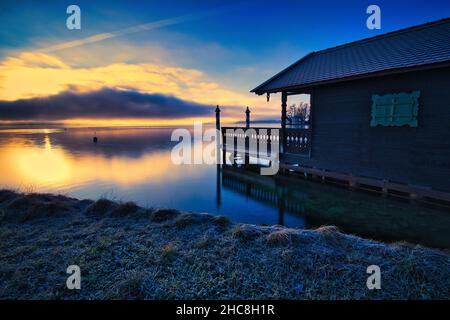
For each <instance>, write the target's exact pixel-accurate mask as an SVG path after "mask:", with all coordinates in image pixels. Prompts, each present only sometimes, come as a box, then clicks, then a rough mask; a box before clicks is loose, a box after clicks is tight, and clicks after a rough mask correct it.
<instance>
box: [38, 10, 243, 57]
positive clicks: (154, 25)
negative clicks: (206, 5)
mask: <svg viewBox="0 0 450 320" xmlns="http://www.w3.org/2000/svg"><path fill="white" fill-rule="evenodd" d="M236 8H238V6H236V5H235V6H227V7H225V6H224V7H219V8H216V9H213V10H207V11H201V12H197V13H192V14H187V15H183V16H178V17H173V18H167V19H162V20H158V21H153V22H149V23H143V24H139V25H134V26H131V27H128V28H123V29H120V30H116V31H112V32H105V33H98V34H95V35H93V36H90V37H86V38H83V39H78V40H74V41H67V42H62V43H59V44H55V45H52V46H49V47H47V48H43V49H40V50H39V51H41V52H53V51H58V50H63V49H70V48H75V47H79V46H83V45H86V44H91V43H95V42H99V41H103V40H107V39H112V38H116V37H120V36H125V35H129V34H133V33H137V32H142V31H150V30H156V29H160V28H163V27H166V26H171V25H176V24H180V23H183V22H188V21H194V20H198V19H202V18H206V17H210V16H213V15H217V14H222V13H225V12H227V11H232V10H234V9H236Z"/></svg>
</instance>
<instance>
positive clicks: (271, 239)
mask: <svg viewBox="0 0 450 320" xmlns="http://www.w3.org/2000/svg"><path fill="white" fill-rule="evenodd" d="M293 236H294V232H293V231H292V230H290V229H281V230H276V231H273V232H271V233H270V234H269V235H268V236H267V242H268V243H269V244H271V245H287V244H290V243H291V242H292V238H293Z"/></svg>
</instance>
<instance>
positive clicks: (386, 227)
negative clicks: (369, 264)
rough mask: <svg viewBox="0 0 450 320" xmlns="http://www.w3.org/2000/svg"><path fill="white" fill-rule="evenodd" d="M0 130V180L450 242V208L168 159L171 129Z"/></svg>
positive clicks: (246, 217) (252, 218)
mask: <svg viewBox="0 0 450 320" xmlns="http://www.w3.org/2000/svg"><path fill="white" fill-rule="evenodd" d="M95 131H96V134H97V136H98V137H99V143H97V144H94V143H92V135H93V133H94V129H69V130H57V129H52V130H44V129H39V130H35V131H34V132H33V131H30V130H25V131H20V130H6V131H1V130H0V187H8V188H14V189H21V190H25V191H36V192H52V193H64V194H68V195H70V196H74V197H79V198H91V199H96V198H99V197H101V196H105V195H106V196H108V197H110V198H115V199H116V200H127V201H136V202H137V203H138V204H139V205H143V206H155V207H156V206H157V207H175V208H178V209H181V210H186V211H195V212H210V213H213V214H223V215H227V216H229V217H230V218H231V219H233V220H235V221H240V222H247V223H257V224H284V225H287V226H290V227H299V228H313V227H318V226H321V225H324V224H333V225H338V226H339V227H341V228H342V229H344V231H347V232H350V233H355V234H359V235H363V236H366V237H369V238H375V239H381V240H389V241H391V240H392V241H398V240H406V241H410V242H415V243H424V244H428V245H432V246H438V247H450V239H449V238H450V230H449V228H450V220H449V219H450V214H449V212H448V210H447V209H437V208H430V207H425V206H422V205H416V204H412V203H408V202H405V201H398V200H394V199H391V198H382V197H380V196H374V195H368V194H364V193H360V192H351V191H349V190H346V189H342V188H337V187H333V186H329V185H323V184H320V183H313V182H309V181H304V180H302V179H299V178H296V179H291V178H286V177H275V178H274V177H267V176H260V175H258V174H255V173H251V172H247V171H242V170H239V169H238V168H231V167H227V168H224V169H223V170H222V169H221V168H220V167H219V166H207V165H181V166H177V165H174V164H172V162H171V160H170V152H171V147H172V146H173V145H174V144H175V143H174V142H170V134H171V132H172V130H171V129H164V128H160V129H148V128H128V129H107V128H104V129H95Z"/></svg>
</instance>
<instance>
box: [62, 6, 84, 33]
mask: <svg viewBox="0 0 450 320" xmlns="http://www.w3.org/2000/svg"><path fill="white" fill-rule="evenodd" d="M66 13H67V14H70V16H68V17H67V20H66V27H67V29H69V30H80V29H81V9H80V7H79V6H77V5H75V4H71V5H70V6H68V7H67V10H66Z"/></svg>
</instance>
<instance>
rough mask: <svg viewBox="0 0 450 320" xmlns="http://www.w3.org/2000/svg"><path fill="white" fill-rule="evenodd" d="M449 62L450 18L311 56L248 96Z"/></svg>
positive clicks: (285, 70)
mask: <svg viewBox="0 0 450 320" xmlns="http://www.w3.org/2000/svg"><path fill="white" fill-rule="evenodd" d="M446 61H450V18H447V19H443V20H439V21H435V22H431V23H427V24H424V25H420V26H416V27H411V28H407V29H402V30H399V31H394V32H391V33H386V34H384V35H380V36H376V37H372V38H368V39H364V40H359V41H355V42H352V43H348V44H344V45H341V46H338V47H334V48H330V49H325V50H322V51H318V52H312V53H310V54H309V55H307V56H305V57H304V58H302V59H300V60H299V61H297V62H296V63H294V64H293V65H291V66H289V67H288V68H286V69H284V70H283V71H281V72H280V73H278V74H277V75H275V76H274V77H272V78H271V79H269V80H267V81H266V82H264V83H263V84H261V85H260V86H258V87H256V88H255V89H253V90H252V91H251V92H255V93H257V94H263V93H266V92H279V91H282V90H283V89H286V88H296V87H298V88H300V87H302V86H310V85H314V84H315V83H320V82H323V81H333V80H338V79H344V78H347V77H353V76H360V75H365V74H372V73H376V72H382V71H386V70H393V69H404V68H409V67H416V66H422V65H428V64H433V63H439V62H446Z"/></svg>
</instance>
